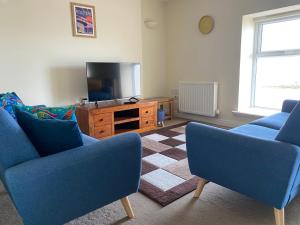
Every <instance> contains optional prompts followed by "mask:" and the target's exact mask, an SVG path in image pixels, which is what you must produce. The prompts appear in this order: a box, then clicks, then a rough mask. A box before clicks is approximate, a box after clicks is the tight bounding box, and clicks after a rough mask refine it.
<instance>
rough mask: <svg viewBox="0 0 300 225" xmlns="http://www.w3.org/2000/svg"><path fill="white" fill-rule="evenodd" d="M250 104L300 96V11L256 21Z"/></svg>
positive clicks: (275, 105) (272, 105)
mask: <svg viewBox="0 0 300 225" xmlns="http://www.w3.org/2000/svg"><path fill="white" fill-rule="evenodd" d="M254 34H255V41H254V52H253V61H252V79H251V80H252V81H251V83H252V84H251V95H250V98H251V103H250V107H251V108H265V109H280V108H281V105H282V102H283V101H284V100H285V99H300V14H298V15H297V14H294V15H289V16H284V17H283V16H282V17H281V18H280V17H279V18H278V17H277V18H275V19H274V18H270V17H269V18H267V19H264V20H260V21H259V20H256V21H255V32H254Z"/></svg>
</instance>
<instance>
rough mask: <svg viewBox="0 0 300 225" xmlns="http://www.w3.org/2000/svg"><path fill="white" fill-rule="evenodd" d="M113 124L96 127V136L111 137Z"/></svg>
mask: <svg viewBox="0 0 300 225" xmlns="http://www.w3.org/2000/svg"><path fill="white" fill-rule="evenodd" d="M111 128H112V126H111V125H104V126H101V127H96V128H95V137H96V138H104V137H109V136H111V135H112V130H111Z"/></svg>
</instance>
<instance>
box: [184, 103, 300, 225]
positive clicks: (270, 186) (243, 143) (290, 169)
mask: <svg viewBox="0 0 300 225" xmlns="http://www.w3.org/2000/svg"><path fill="white" fill-rule="evenodd" d="M296 104H297V101H285V102H284V104H283V107H282V112H280V113H278V114H275V115H273V116H270V117H265V118H262V119H259V120H257V121H254V122H252V123H250V124H246V125H243V126H240V127H237V128H234V129H232V130H224V129H219V128H215V127H211V126H206V125H203V124H198V123H190V124H189V125H188V126H187V130H186V135H187V153H188V160H189V166H190V170H191V173H192V174H194V175H196V176H198V177H200V178H202V179H199V184H198V188H197V190H196V193H195V197H199V196H200V194H201V192H202V190H203V188H204V185H205V184H206V182H207V181H211V182H214V183H217V184H219V185H221V186H223V187H226V188H229V189H231V190H234V191H237V192H239V193H241V194H245V195H247V196H249V197H252V198H254V199H256V200H258V201H260V202H262V203H265V204H267V205H270V206H272V207H273V208H274V212H275V219H276V224H277V225H284V208H285V207H286V206H287V205H288V203H289V202H291V201H292V200H293V198H295V196H296V195H297V194H298V192H299V191H300V189H299V187H300V172H299V168H300V147H299V146H297V145H293V144H291V143H287V142H280V141H277V140H276V137H277V135H278V133H279V132H280V129H281V127H282V126H283V125H284V124H285V122H286V121H287V120H288V118H289V115H290V113H291V111H292V110H293V108H294V107H295V105H296Z"/></svg>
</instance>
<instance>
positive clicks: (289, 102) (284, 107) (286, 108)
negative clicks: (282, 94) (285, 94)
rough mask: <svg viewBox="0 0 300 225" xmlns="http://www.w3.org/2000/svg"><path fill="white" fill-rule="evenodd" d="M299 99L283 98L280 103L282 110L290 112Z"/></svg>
mask: <svg viewBox="0 0 300 225" xmlns="http://www.w3.org/2000/svg"><path fill="white" fill-rule="evenodd" d="M298 102H299V101H297V100H285V101H284V102H283V104H282V110H281V111H282V112H286V113H291V112H292V111H293V109H294V108H295V106H296V105H297V103H298Z"/></svg>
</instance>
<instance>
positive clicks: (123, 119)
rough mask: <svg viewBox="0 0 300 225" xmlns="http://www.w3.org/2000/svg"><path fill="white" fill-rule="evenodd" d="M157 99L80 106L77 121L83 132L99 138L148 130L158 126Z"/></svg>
mask: <svg viewBox="0 0 300 225" xmlns="http://www.w3.org/2000/svg"><path fill="white" fill-rule="evenodd" d="M156 110H157V101H149V100H142V101H140V102H139V103H137V104H133V105H124V104H122V103H115V104H109V105H108V104H107V103H106V104H105V103H103V104H102V105H101V103H100V104H98V106H95V105H92V104H90V105H85V106H78V107H77V111H76V116H77V121H78V124H79V127H80V129H81V130H82V132H83V133H85V134H87V135H89V136H92V137H95V138H97V139H101V138H105V137H109V136H112V135H116V134H121V133H126V132H139V133H141V132H146V131H150V130H153V129H156V128H157V113H156Z"/></svg>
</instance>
